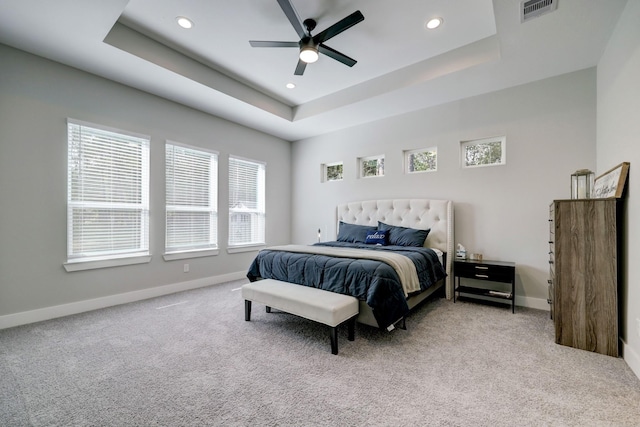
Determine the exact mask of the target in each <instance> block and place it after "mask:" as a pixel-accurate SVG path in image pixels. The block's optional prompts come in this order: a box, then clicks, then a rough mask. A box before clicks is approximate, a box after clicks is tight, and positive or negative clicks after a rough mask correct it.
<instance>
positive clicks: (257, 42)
mask: <svg viewBox="0 0 640 427" xmlns="http://www.w3.org/2000/svg"><path fill="white" fill-rule="evenodd" d="M249 44H250V45H251V46H253V47H297V48H299V47H300V43H298V42H275V41H267V40H249Z"/></svg>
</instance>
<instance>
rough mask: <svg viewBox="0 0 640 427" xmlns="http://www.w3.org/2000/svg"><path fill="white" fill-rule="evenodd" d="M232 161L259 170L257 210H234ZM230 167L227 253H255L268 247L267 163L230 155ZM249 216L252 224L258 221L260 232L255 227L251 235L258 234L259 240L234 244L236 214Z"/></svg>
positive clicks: (256, 196)
mask: <svg viewBox="0 0 640 427" xmlns="http://www.w3.org/2000/svg"><path fill="white" fill-rule="evenodd" d="M232 160H236V161H240V162H245V163H251V164H254V165H256V166H257V168H258V176H257V182H256V187H257V190H258V194H256V195H255V198H256V204H257V207H256V208H246V207H245V208H243V209H242V210H239V209H238V208H232V204H233V203H235V200H234V196H233V189H232V188H231V185H232V179H231V162H232ZM228 167H229V171H228V173H229V176H228V178H229V217H228V219H229V225H228V236H227V253H238V252H249V251H255V250H258V249H260V248H263V247H265V246H266V228H267V219H266V216H267V215H266V191H267V189H266V187H267V186H266V176H267V163H266V162H263V161H260V160H255V159H249V158H246V157H242V156H236V155H232V154H230V155H229V160H228ZM241 213H244V214H248V215H250V216H251V222H252V223H253V221H254V220H256V226H257V227H258V230H255V229H254V228H253V226H252V227H251V233H252V234H256V235H258V239H256V240H252V241H250V242H246V243H237V242H234V243H232V240H231V237H232V234H233V232H232V227H233V225H234V221H233V216H234V215H236V214H241Z"/></svg>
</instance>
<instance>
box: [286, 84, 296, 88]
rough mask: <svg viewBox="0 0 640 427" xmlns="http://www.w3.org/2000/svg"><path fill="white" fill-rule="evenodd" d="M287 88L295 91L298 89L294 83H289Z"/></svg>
mask: <svg viewBox="0 0 640 427" xmlns="http://www.w3.org/2000/svg"><path fill="white" fill-rule="evenodd" d="M286 86H287V89H294V88H295V87H296V85H294V84H293V83H287V84H286Z"/></svg>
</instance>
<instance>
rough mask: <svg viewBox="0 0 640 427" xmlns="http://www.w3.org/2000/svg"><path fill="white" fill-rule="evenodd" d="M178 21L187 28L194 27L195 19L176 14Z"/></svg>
mask: <svg viewBox="0 0 640 427" xmlns="http://www.w3.org/2000/svg"><path fill="white" fill-rule="evenodd" d="M176 22H177V23H178V25H180V26H181V27H182V28H184V29H186V30H188V29H189V28H192V27H193V21H192V20H191V19H189V18H187V17H185V16H176Z"/></svg>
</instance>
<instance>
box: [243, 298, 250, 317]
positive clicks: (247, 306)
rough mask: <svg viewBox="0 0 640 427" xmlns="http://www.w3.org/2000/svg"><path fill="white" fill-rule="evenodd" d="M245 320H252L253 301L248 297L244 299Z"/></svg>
mask: <svg viewBox="0 0 640 427" xmlns="http://www.w3.org/2000/svg"><path fill="white" fill-rule="evenodd" d="M244 320H246V321H247V322H248V321H250V320H251V301H249V300H248V299H246V300H244Z"/></svg>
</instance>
